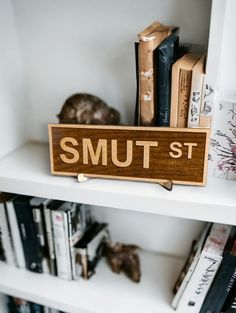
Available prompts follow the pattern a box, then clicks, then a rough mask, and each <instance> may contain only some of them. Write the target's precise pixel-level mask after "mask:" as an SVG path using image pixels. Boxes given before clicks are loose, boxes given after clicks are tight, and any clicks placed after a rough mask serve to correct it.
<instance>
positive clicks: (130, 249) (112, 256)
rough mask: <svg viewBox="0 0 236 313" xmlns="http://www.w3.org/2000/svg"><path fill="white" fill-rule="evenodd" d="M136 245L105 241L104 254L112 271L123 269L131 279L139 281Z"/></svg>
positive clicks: (139, 273) (116, 271) (118, 271)
mask: <svg viewBox="0 0 236 313" xmlns="http://www.w3.org/2000/svg"><path fill="white" fill-rule="evenodd" d="M137 249H138V247H137V246H135V245H125V244H122V243H119V242H117V243H115V244H110V243H106V245H105V247H104V255H105V257H106V259H107V262H108V264H109V265H110V267H111V270H112V271H113V272H114V273H118V274H119V273H120V272H121V271H123V272H124V273H125V274H126V275H127V276H128V277H129V278H130V279H131V280H132V281H134V282H136V283H137V282H139V281H140V278H141V271H140V261H139V256H138V254H137Z"/></svg>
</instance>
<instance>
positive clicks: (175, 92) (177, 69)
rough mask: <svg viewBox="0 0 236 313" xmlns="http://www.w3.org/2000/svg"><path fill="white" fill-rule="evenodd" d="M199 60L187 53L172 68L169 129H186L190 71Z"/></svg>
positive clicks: (197, 56) (197, 57)
mask: <svg viewBox="0 0 236 313" xmlns="http://www.w3.org/2000/svg"><path fill="white" fill-rule="evenodd" d="M199 59H200V56H199V55H194V54H190V53H187V54H185V55H184V56H182V57H181V58H180V59H179V60H177V61H176V62H175V64H174V65H173V67H172V83H171V112H170V127H187V119H188V107H189V98H190V91H191V80H192V69H193V67H194V65H195V64H196V63H197V61H198V60H199Z"/></svg>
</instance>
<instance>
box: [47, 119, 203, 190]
mask: <svg viewBox="0 0 236 313" xmlns="http://www.w3.org/2000/svg"><path fill="white" fill-rule="evenodd" d="M48 129H49V145H50V160H51V173H52V174H55V175H65V176H77V175H78V174H84V175H85V176H88V177H101V178H114V179H125V180H140V181H151V182H161V181H172V182H173V183H176V184H186V185H199V186H204V185H205V184H206V174H207V157H208V137H209V130H208V129H199V128H198V129H187V128H158V127H131V126H97V125H96V126H95V125H93V126H92V125H90V126H87V125H86V126H85V125H66V124H50V125H49V127H48Z"/></svg>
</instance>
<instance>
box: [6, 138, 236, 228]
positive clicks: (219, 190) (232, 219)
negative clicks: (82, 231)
mask: <svg viewBox="0 0 236 313" xmlns="http://www.w3.org/2000/svg"><path fill="white" fill-rule="evenodd" d="M9 169H10V170H9ZM0 190H1V191H5V192H13V193H19V194H27V195H33V196H39V197H45V198H51V199H59V200H68V201H77V202H81V203H86V204H93V205H98V206H105V207H114V208H118V209H121V210H132V211H138V212H144V213H153V214H162V215H168V216H174V217H182V218H187V219H194V220H204V221H211V222H220V223H226V224H227V223H228V224H232V223H234V224H236V210H235V203H236V194H235V192H234V190H235V182H234V181H225V180H220V179H213V178H210V179H209V180H208V184H207V186H206V187H196V186H174V188H173V190H172V191H171V192H169V191H167V190H165V189H164V188H162V187H161V186H159V185H157V184H153V183H141V182H127V181H116V180H102V179H90V180H89V181H87V182H85V183H80V184H79V183H77V180H76V179H75V178H71V177H59V176H52V175H51V174H50V169H49V152H48V145H47V144H41V143H28V144H25V145H24V146H22V147H21V148H19V149H18V150H16V151H15V152H13V153H11V154H10V155H8V156H7V157H5V158H3V159H2V160H1V161H0Z"/></svg>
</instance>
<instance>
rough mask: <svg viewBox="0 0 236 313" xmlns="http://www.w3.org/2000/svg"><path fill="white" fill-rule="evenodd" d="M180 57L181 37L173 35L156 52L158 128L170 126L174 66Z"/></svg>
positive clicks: (155, 91)
mask: <svg viewBox="0 0 236 313" xmlns="http://www.w3.org/2000/svg"><path fill="white" fill-rule="evenodd" d="M178 57H179V37H178V36H177V35H176V34H175V33H172V34H171V35H170V36H168V37H167V38H166V39H165V40H163V41H162V43H161V44H160V45H159V46H158V47H157V48H156V49H155V50H154V103H155V107H156V110H157V116H156V122H155V125H156V126H166V127H168V126H170V101H171V76H172V65H173V63H174V62H175V61H176V60H177V59H178Z"/></svg>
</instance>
